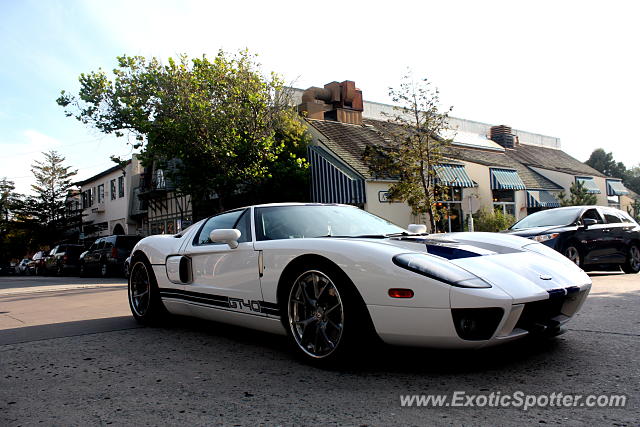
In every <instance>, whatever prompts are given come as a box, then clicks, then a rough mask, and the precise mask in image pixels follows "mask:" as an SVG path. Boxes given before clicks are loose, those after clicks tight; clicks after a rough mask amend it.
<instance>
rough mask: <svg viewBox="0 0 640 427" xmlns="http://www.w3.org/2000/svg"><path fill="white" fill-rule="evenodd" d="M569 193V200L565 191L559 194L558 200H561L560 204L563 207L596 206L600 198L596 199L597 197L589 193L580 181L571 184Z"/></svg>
mask: <svg viewBox="0 0 640 427" xmlns="http://www.w3.org/2000/svg"><path fill="white" fill-rule="evenodd" d="M569 193H570V196H569V198H567V196H566V194H565V193H564V191H561V192H560V194H558V199H559V200H560V204H561V205H562V206H585V205H595V204H596V203H597V202H598V198H597V197H596V195H595V194H590V193H588V192H587V189H586V188H585V187H584V185H583V184H582V183H581V182H579V181H576V182H574V183H573V184H571V188H569Z"/></svg>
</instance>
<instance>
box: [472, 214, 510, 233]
mask: <svg viewBox="0 0 640 427" xmlns="http://www.w3.org/2000/svg"><path fill="white" fill-rule="evenodd" d="M515 222H516V218H515V217H514V216H513V215H509V214H505V213H503V212H502V209H494V210H487V209H482V210H480V211H478V212H476V213H475V214H473V229H474V231H488V232H498V231H502V230H506V229H507V228H509V227H511V226H512V225H513V224H515Z"/></svg>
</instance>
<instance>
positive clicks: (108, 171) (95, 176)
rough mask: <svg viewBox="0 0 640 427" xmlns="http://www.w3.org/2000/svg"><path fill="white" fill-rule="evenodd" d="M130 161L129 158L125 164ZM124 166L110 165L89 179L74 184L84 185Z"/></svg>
mask: <svg viewBox="0 0 640 427" xmlns="http://www.w3.org/2000/svg"><path fill="white" fill-rule="evenodd" d="M129 163H131V160H127V162H126V163H125V165H124V166H127V165H129ZM122 168H123V166H121V165H115V166H113V167H110V168H109V169H107V170H103V171H102V172H100V173H98V174H96V175H94V176H92V177H91V178H87V179H85V180H82V181H77V182H74V183H73V185H77V186H78V187H82V186H83V185H85V184H87V183H89V182H91V181H95V180H97V179H100V178H102V177H103V176H106V175H109V174H110V173H112V172H115V171H117V170H119V169H120V170H121V169H122Z"/></svg>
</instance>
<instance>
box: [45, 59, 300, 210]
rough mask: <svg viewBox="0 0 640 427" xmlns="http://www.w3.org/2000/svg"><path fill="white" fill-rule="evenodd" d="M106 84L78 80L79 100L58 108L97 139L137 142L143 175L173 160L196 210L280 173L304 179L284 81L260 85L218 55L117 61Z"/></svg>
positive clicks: (68, 99)
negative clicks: (165, 60) (98, 133)
mask: <svg viewBox="0 0 640 427" xmlns="http://www.w3.org/2000/svg"><path fill="white" fill-rule="evenodd" d="M113 75H114V78H113V80H111V79H109V77H108V76H107V74H106V73H105V72H104V71H102V70H98V71H97V72H91V73H89V74H82V75H81V76H80V91H79V93H78V95H77V96H70V95H68V94H66V93H65V92H64V91H63V92H62V94H61V96H60V97H59V98H58V100H57V102H58V104H59V105H61V106H62V107H64V108H65V112H66V114H67V115H68V116H73V117H75V118H76V119H78V120H79V121H81V122H82V123H85V124H88V125H91V126H94V127H96V128H97V129H99V130H100V131H102V132H104V133H113V134H115V135H117V136H124V135H132V136H133V137H135V143H134V144H133V145H134V147H135V148H141V149H142V153H141V159H142V160H143V162H144V163H145V164H146V165H150V164H152V163H153V162H158V161H159V162H166V161H169V160H173V159H178V160H179V162H176V164H177V165H178V166H177V169H176V170H175V171H174V172H173V174H174V175H175V176H173V177H172V179H173V180H174V181H175V182H177V183H178V185H179V187H180V190H181V191H183V192H185V193H188V194H191V195H192V197H193V199H194V202H197V201H198V200H205V199H207V198H209V197H211V196H212V194H215V196H216V197H218V200H219V202H220V208H222V207H223V206H222V203H223V202H222V200H223V199H225V198H227V197H229V196H230V195H232V194H234V193H237V192H238V191H239V190H240V191H244V190H246V189H249V188H252V187H255V186H257V185H261V184H264V183H265V181H268V180H269V179H271V178H273V176H274V173H276V175H277V171H278V170H280V169H281V168H285V169H287V168H289V167H294V168H297V169H296V172H301V173H304V172H305V171H306V167H307V164H306V160H305V159H304V157H303V155H304V154H302V155H300V151H299V150H297V149H298V148H299V147H302V146H305V147H306V142H307V140H306V133H305V129H304V128H303V127H302V126H301V125H298V124H297V121H298V120H299V119H298V116H297V114H296V112H295V111H294V109H292V108H291V107H290V105H289V102H288V99H287V96H286V95H287V92H286V91H285V90H284V87H283V84H282V81H281V79H280V78H279V77H278V76H277V75H275V74H271V75H269V76H263V75H262V74H261V72H260V69H259V64H257V63H256V62H255V57H254V56H253V55H251V54H249V52H247V51H246V50H245V51H241V52H239V53H238V54H236V55H233V56H230V55H228V54H226V53H225V52H223V51H220V52H219V53H218V54H217V56H216V57H215V58H213V59H212V60H210V59H209V58H207V57H206V56H203V57H201V58H194V59H188V58H187V57H186V56H180V57H179V58H178V59H177V60H173V59H171V58H170V59H169V61H168V63H167V64H166V65H164V64H162V63H161V62H160V61H159V60H158V59H156V58H151V59H149V60H147V59H145V58H143V57H139V56H134V57H130V56H122V57H119V58H118V68H116V69H115V70H113ZM292 154H295V155H296V157H295V158H294V159H292V157H291V155H292ZM278 162H281V163H282V164H279V165H277V163H278Z"/></svg>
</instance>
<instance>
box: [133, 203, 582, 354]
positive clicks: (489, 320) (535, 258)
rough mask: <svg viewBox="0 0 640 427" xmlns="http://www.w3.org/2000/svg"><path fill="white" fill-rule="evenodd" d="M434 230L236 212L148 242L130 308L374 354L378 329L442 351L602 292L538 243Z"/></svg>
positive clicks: (365, 220)
mask: <svg viewBox="0 0 640 427" xmlns="http://www.w3.org/2000/svg"><path fill="white" fill-rule="evenodd" d="M424 230H426V228H425V227H424V226H422V227H420V226H415V225H414V226H410V227H409V229H408V230H405V229H402V228H400V227H397V226H395V225H393V224H391V223H389V222H388V221H386V220H384V219H382V218H379V217H377V216H375V215H372V214H370V213H368V212H365V211H363V210H361V209H359V208H357V207H354V206H346V205H322V204H290V203H289V204H269V205H260V206H251V207H247V208H243V209H236V210H233V211H228V212H225V213H221V214H219V215H216V216H213V217H210V218H207V219H205V220H202V221H200V222H198V223H196V224H195V225H194V226H192V227H190V228H189V229H187V230H184V231H182V232H181V233H179V234H176V235H158V236H150V237H146V238H145V239H143V240H141V241H140V242H139V243H138V244H137V245H136V247H135V248H134V251H133V255H132V258H131V274H130V276H129V287H128V295H129V306H130V308H131V312H132V314H133V316H134V318H135V319H136V320H138V321H139V322H142V323H148V324H149V323H150V324H153V323H154V322H157V321H161V320H162V319H163V318H165V316H166V314H167V312H169V313H174V314H189V315H193V316H198V317H202V318H207V319H215V320H217V321H222V322H227V323H231V324H235V325H242V326H248V327H252V328H255V329H260V330H263V331H270V332H274V333H283V334H284V333H286V334H287V335H288V339H289V343H290V344H291V346H292V348H293V349H294V350H295V351H296V352H297V353H298V354H299V355H300V356H302V357H303V358H305V359H306V360H307V361H308V362H310V363H318V364H324V363H329V364H331V363H332V362H333V361H337V360H339V359H340V357H341V356H346V355H351V354H353V352H356V353H357V352H360V353H362V354H364V355H365V357H366V355H368V354H370V351H371V346H370V343H371V342H373V341H370V340H374V339H376V338H375V337H376V336H378V337H379V338H380V339H382V340H383V341H384V342H386V343H388V344H396V345H409V346H425V347H443V348H480V347H485V346H488V345H493V344H500V343H505V342H509V341H512V340H516V339H520V338H522V337H524V336H527V335H530V334H531V335H535V334H542V335H546V336H555V335H557V334H559V333H562V332H563V325H564V324H565V323H566V322H567V321H569V319H570V318H571V317H573V316H574V315H575V314H576V313H577V312H578V311H579V309H580V307H581V306H582V303H583V302H584V301H585V299H586V297H587V294H588V293H589V290H590V289H591V279H590V278H589V276H587V275H586V274H585V272H584V271H582V270H581V269H580V268H578V267H577V266H576V265H574V264H573V263H571V262H570V261H569V260H568V259H566V258H565V257H564V256H562V255H561V254H559V253H558V252H556V251H554V250H552V249H549V248H548V247H546V246H544V245H542V244H539V243H537V242H535V241H531V240H527V239H523V238H521V237H517V236H510V235H506V234H499V233H451V234H433V235H426V234H424ZM367 352H369V353H367ZM469 357H471V358H473V357H474V355H469Z"/></svg>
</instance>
